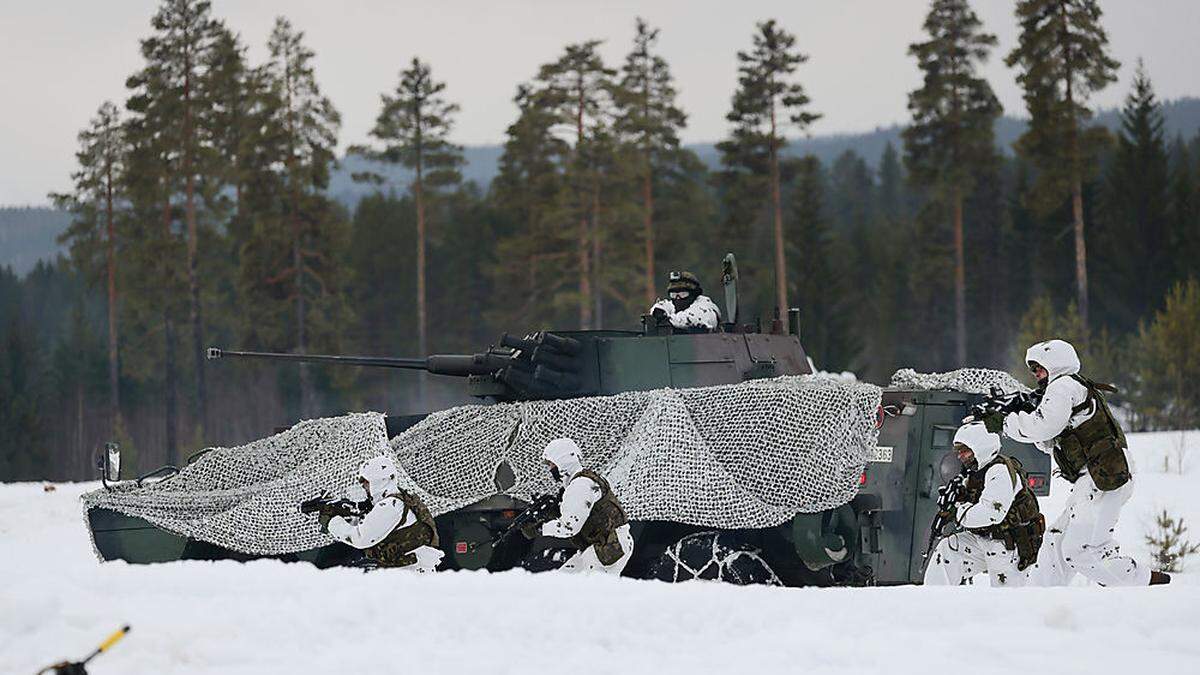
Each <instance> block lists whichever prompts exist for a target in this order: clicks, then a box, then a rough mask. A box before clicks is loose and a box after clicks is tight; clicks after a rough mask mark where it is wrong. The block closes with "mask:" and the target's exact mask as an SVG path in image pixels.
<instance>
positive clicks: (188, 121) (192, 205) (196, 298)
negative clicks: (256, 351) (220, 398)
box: [183, 52, 208, 438]
mask: <svg viewBox="0 0 1200 675" xmlns="http://www.w3.org/2000/svg"><path fill="white" fill-rule="evenodd" d="M194 135H195V129H194V125H193V124H192V62H191V54H190V52H188V53H186V54H185V55H184V76H183V174H184V181H185V187H184V195H185V202H184V213H185V217H186V219H187V268H188V322H189V323H190V324H191V326H192V365H193V367H194V368H195V373H194V376H195V385H196V422H197V423H198V424H199V426H200V436H201V438H205V437H207V435H208V393H207V391H206V390H207V383H206V382H205V373H204V328H203V317H202V313H201V309H200V280H199V274H198V269H197V268H198V265H199V255H198V251H199V236H198V234H197V232H196V176H195V172H194V171H192V161H193V159H194V158H193V157H192V148H193V145H194V141H195V139H194V138H193V136H194Z"/></svg>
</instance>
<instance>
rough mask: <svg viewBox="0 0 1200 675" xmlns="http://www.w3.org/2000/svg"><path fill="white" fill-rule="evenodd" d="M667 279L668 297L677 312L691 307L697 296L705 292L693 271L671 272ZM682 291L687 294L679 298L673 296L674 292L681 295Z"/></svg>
mask: <svg viewBox="0 0 1200 675" xmlns="http://www.w3.org/2000/svg"><path fill="white" fill-rule="evenodd" d="M667 279H668V280H667V297H668V298H670V300H671V304H672V305H674V306H675V311H676V312H682V311H683V310H685V309H687V308H688V307H691V306H692V303H693V302H695V301H696V298H698V297H700V294H701V293H703V292H704V289H702V288H700V280H699V279H697V278H696V275H694V274H692V273H691V272H671V274H670V275H669V276H668V277H667ZM680 293H683V294H685V295H683V296H682V297H679V298H674V297H671V295H672V294H675V295H679V294H680Z"/></svg>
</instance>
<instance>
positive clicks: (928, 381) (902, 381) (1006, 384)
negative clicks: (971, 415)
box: [889, 368, 1029, 394]
mask: <svg viewBox="0 0 1200 675" xmlns="http://www.w3.org/2000/svg"><path fill="white" fill-rule="evenodd" d="M889 386H890V387H892V388H893V389H949V390H950V391H961V392H963V393H966V394H989V393H991V388H992V387H999V388H1000V390H1001V391H1003V392H1004V393H1006V394H1011V393H1013V392H1017V391H1020V392H1026V393H1028V392H1029V387H1026V386H1025V385H1023V384H1021V383H1020V382H1018V381H1017V380H1016V378H1014V377H1013V376H1012V375H1009V374H1008V373H1006V372H1004V371H1002V370H990V369H988V368H959V369H958V370H951V371H950V372H948V373H918V372H917V371H915V370H913V369H912V368H902V369H900V370H897V371H896V373H895V374H894V375H892V383H891V385H889Z"/></svg>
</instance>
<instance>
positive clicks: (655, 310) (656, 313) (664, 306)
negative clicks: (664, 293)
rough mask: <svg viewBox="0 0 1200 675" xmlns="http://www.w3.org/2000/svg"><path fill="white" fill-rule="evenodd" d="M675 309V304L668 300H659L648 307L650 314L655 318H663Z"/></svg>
mask: <svg viewBox="0 0 1200 675" xmlns="http://www.w3.org/2000/svg"><path fill="white" fill-rule="evenodd" d="M674 309H675V305H673V304H671V301H670V300H659V301H658V302H656V303H654V306H653V307H651V308H650V315H651V316H653V317H654V318H656V319H665V318H667V317H669V316H671V313H672V312H673V310H674Z"/></svg>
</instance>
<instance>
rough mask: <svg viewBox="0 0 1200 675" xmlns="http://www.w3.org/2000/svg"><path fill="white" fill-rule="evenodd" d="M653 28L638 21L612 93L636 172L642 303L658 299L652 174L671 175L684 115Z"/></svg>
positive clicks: (653, 182)
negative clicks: (639, 197) (641, 245)
mask: <svg viewBox="0 0 1200 675" xmlns="http://www.w3.org/2000/svg"><path fill="white" fill-rule="evenodd" d="M658 33H659V31H658V29H657V28H650V26H649V25H648V24H647V23H646V22H645V21H644V20H643V19H641V18H639V19H638V20H637V33H636V34H635V35H634V38H633V51H631V52H630V53H629V54H628V55H627V56H626V57H625V65H624V66H623V67H622V69H621V72H622V77H621V81H620V83H619V86H618V87H617V88H616V90H615V94H616V103H617V106H618V110H619V112H618V117H617V120H616V129H617V132H618V133H620V134H623V135H625V136H626V137H628V138H629V139H630V140H631V143H632V145H633V146H634V148H636V151H635V152H636V155H637V163H638V166H639V167H640V173H641V192H642V226H643V233H642V236H643V238H644V242H645V254H644V257H643V265H644V267H645V270H644V271H645V284H646V288H645V302H646V305H647V306H649V305H650V304H652V303H653V302H654V298H655V297H656V295H657V288H656V286H657V284H656V283H655V274H654V269H655V267H654V255H655V254H654V239H655V237H654V217H655V213H654V192H655V190H654V187H655V178H656V175H657V174H660V173H662V172H666V171H670V170H671V168H672V167H673V166H676V165H678V163H679V161H680V154H679V130H681V129H683V127H684V126H685V125H686V124H687V116H686V115H685V114H684V113H683V111H682V110H680V109H679V108H678V107H677V106H676V105H675V86H674V81H673V78H672V77H671V71H670V68H669V67H668V66H667V62H666V60H665V59H664V58H662V57H661V56H659V55H657V54H655V53H653V52H652V51H651V50H652V48H653V47H654V44H655V43H656V42H657V41H658Z"/></svg>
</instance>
